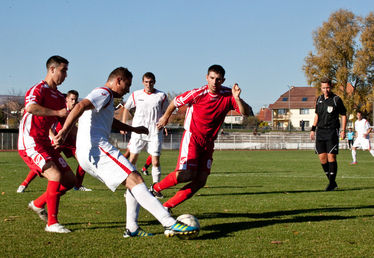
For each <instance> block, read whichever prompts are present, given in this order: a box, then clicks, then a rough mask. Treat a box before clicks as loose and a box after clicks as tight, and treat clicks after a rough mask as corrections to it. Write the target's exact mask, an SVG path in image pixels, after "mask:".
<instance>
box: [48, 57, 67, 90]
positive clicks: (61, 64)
mask: <svg viewBox="0 0 374 258" xmlns="http://www.w3.org/2000/svg"><path fill="white" fill-rule="evenodd" d="M68 65H69V61H68V60H67V59H65V58H63V57H61V56H51V57H50V58H48V60H47V63H46V67H47V78H48V79H49V81H50V82H49V83H52V84H54V85H56V86H57V85H60V84H61V83H63V82H64V80H65V78H66V77H67V76H68V74H67V72H68ZM54 85H50V86H54Z"/></svg>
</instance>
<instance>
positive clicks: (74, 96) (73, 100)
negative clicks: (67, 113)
mask: <svg viewBox="0 0 374 258" xmlns="http://www.w3.org/2000/svg"><path fill="white" fill-rule="evenodd" d="M78 98H79V93H78V91H76V90H69V91H68V93H66V97H65V100H66V107H67V108H68V110H72V109H73V108H74V106H75V105H76V104H77V103H78Z"/></svg>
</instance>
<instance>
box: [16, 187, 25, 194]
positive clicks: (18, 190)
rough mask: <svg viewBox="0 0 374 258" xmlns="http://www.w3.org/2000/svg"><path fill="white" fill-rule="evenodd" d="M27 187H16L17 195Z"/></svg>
mask: <svg viewBox="0 0 374 258" xmlns="http://www.w3.org/2000/svg"><path fill="white" fill-rule="evenodd" d="M26 188H27V186H24V185H20V186H18V189H17V193H23V192H24V191H25V190H26Z"/></svg>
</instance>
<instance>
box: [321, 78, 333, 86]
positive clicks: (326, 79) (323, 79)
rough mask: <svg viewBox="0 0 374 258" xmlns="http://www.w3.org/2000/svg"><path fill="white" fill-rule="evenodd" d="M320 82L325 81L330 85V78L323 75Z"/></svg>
mask: <svg viewBox="0 0 374 258" xmlns="http://www.w3.org/2000/svg"><path fill="white" fill-rule="evenodd" d="M321 83H327V84H328V85H330V86H332V84H331V79H330V78H328V77H323V78H322V79H321Z"/></svg>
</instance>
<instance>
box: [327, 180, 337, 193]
mask: <svg viewBox="0 0 374 258" xmlns="http://www.w3.org/2000/svg"><path fill="white" fill-rule="evenodd" d="M336 188H338V185H337V184H336V182H335V181H334V182H330V183H329V184H328V185H327V187H326V189H325V190H326V191H334V190H336Z"/></svg>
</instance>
